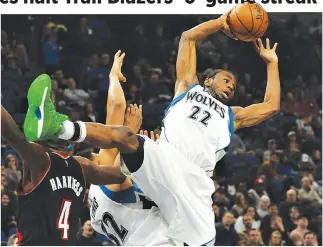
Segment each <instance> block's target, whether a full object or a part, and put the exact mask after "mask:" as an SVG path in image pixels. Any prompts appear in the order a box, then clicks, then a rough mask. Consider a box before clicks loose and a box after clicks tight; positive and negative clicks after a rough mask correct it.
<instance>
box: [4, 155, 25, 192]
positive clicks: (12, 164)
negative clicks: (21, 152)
mask: <svg viewBox="0 0 323 247" xmlns="http://www.w3.org/2000/svg"><path fill="white" fill-rule="evenodd" d="M5 167H6V169H5V173H6V178H7V186H8V188H9V189H10V190H15V189H16V187H17V185H18V182H19V181H20V179H21V172H20V171H19V170H18V160H17V157H16V156H15V155H13V154H9V155H8V156H7V157H6V160H5Z"/></svg>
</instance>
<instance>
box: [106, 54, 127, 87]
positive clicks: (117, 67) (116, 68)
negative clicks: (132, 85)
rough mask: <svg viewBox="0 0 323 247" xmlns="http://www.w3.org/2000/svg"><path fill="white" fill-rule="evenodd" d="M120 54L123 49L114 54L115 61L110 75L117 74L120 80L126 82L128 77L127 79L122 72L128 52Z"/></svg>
mask: <svg viewBox="0 0 323 247" xmlns="http://www.w3.org/2000/svg"><path fill="white" fill-rule="evenodd" d="M120 54H121V51H120V50H119V51H118V52H117V53H116V54H115V55H114V61H113V65H112V68H111V72H110V75H111V74H115V75H117V76H118V79H119V81H122V82H126V81H127V79H126V77H124V76H123V74H122V72H121V68H122V64H123V59H124V57H125V56H126V54H125V53H122V55H120Z"/></svg>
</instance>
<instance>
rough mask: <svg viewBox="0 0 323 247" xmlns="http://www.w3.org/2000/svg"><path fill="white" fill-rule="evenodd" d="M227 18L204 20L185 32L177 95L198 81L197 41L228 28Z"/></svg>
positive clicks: (178, 70)
mask: <svg viewBox="0 0 323 247" xmlns="http://www.w3.org/2000/svg"><path fill="white" fill-rule="evenodd" d="M226 18H227V15H223V16H221V17H220V18H218V19H215V20H211V21H207V22H204V23H202V24H200V25H198V26H196V27H194V28H192V29H190V30H188V31H185V32H183V34H182V37H181V39H180V42H179V46H178V55H177V61H176V73H177V80H176V84H175V97H177V96H179V95H180V94H182V93H183V92H185V91H186V90H187V88H189V87H190V86H191V85H193V84H195V83H198V79H197V76H196V47H195V44H196V41H198V40H201V39H204V38H205V37H207V36H208V35H210V34H211V33H215V32H217V31H220V30H225V29H227V24H226Z"/></svg>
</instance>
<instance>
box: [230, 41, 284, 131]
mask: <svg viewBox="0 0 323 247" xmlns="http://www.w3.org/2000/svg"><path fill="white" fill-rule="evenodd" d="M266 44H267V45H266V49H265V48H264V47H263V44H262V42H261V40H258V46H257V47H256V48H257V50H258V51H259V52H260V56H261V57H262V58H263V60H264V61H265V62H266V63H267V80H268V82H267V88H266V93H265V97H264V102H263V103H260V104H254V105H251V106H248V107H245V108H242V107H232V111H233V114H234V128H235V130H236V129H239V128H244V127H250V126H253V125H256V124H259V123H261V122H263V121H265V120H266V119H268V118H270V117H272V116H274V115H275V114H276V113H278V112H279V110H280V78H279V69H278V57H277V55H276V48H277V43H276V44H275V45H274V47H273V48H272V49H271V48H270V41H269V39H267V40H266Z"/></svg>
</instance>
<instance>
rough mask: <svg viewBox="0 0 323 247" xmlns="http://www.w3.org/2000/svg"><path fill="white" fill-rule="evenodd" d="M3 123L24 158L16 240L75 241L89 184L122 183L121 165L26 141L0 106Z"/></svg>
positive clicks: (39, 242)
mask: <svg viewBox="0 0 323 247" xmlns="http://www.w3.org/2000/svg"><path fill="white" fill-rule="evenodd" d="M49 95H50V90H48V91H47V94H46V97H49ZM1 127H2V133H1V135H2V137H3V138H4V139H5V140H6V141H7V142H8V143H9V145H10V146H11V147H12V148H13V149H15V150H16V151H17V153H18V154H19V156H20V157H21V158H22V160H23V161H24V167H23V170H24V174H23V178H22V180H21V181H20V186H19V188H18V204H19V209H18V218H17V224H18V232H17V235H18V244H20V245H75V244H76V234H77V231H78V230H79V228H78V221H79V215H80V210H81V207H82V203H83V200H84V195H85V190H86V186H87V183H91V184H97V185H100V184H120V183H122V182H123V181H124V180H125V176H124V175H122V174H121V172H120V167H113V166H98V165H95V164H94V163H92V161H90V160H88V159H85V158H82V157H69V156H68V155H65V154H63V153H61V152H57V150H56V151H55V150H54V149H53V148H48V146H51V147H55V148H56V147H57V146H53V144H54V145H56V144H57V143H58V142H53V143H51V142H47V145H46V146H47V147H44V146H43V145H39V144H36V143H30V142H28V141H27V140H26V139H25V137H24V135H23V134H22V133H21V132H20V130H19V128H18V126H17V125H16V123H15V122H14V120H13V119H12V117H11V116H10V114H9V113H8V112H7V111H6V109H5V108H4V107H2V106H1ZM44 127H45V126H44ZM60 146H61V145H60Z"/></svg>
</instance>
